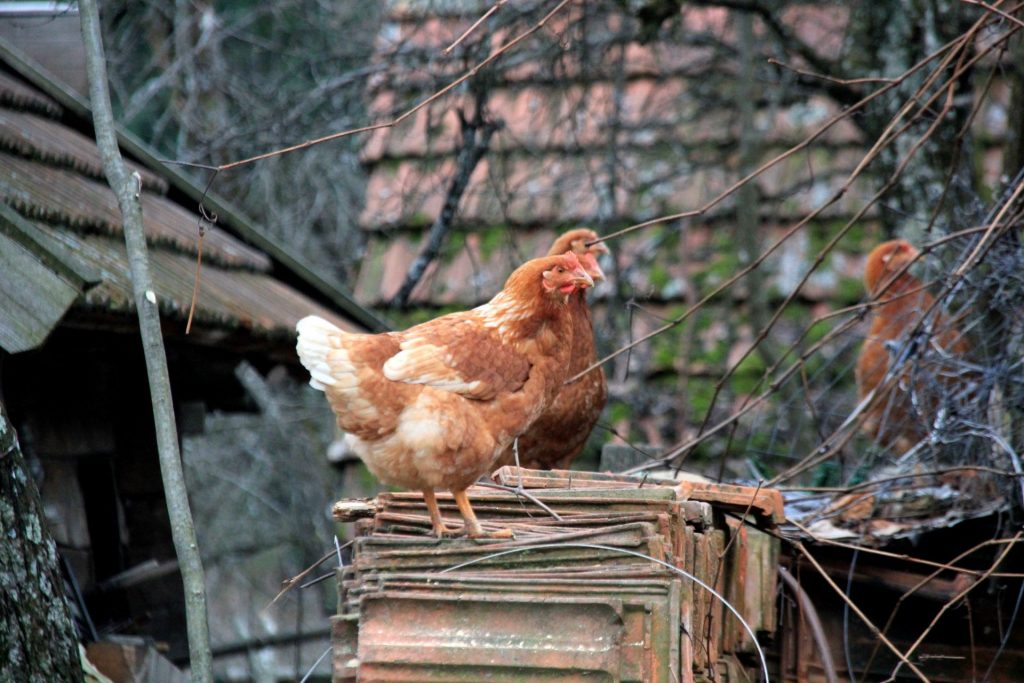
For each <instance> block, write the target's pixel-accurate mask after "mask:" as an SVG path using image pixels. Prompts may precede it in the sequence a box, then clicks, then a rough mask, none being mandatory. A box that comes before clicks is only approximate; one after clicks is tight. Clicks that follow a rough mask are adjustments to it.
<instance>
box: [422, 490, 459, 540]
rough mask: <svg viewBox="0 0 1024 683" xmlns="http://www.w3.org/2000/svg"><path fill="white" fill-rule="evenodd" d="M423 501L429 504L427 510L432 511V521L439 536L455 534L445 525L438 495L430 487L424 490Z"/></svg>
mask: <svg viewBox="0 0 1024 683" xmlns="http://www.w3.org/2000/svg"><path fill="white" fill-rule="evenodd" d="M423 501H424V502H425V503H426V504H427V511H428V512H429V513H430V523H431V524H432V525H433V526H434V533H435V534H437V537H438V538H444V536H445V534H449V535H451V534H453V533H454V531H453V530H452V529H449V528H448V527H446V526H445V525H444V519H442V518H441V510H440V508H438V507H437V497H436V496H435V495H434V492H433V491H432V490H430V489H425V490H424V491H423Z"/></svg>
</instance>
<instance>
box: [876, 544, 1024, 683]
mask: <svg viewBox="0 0 1024 683" xmlns="http://www.w3.org/2000/svg"><path fill="white" fill-rule="evenodd" d="M1022 533H1024V532H1021V531H1018V532H1017V533H1016V534H1014V536H1013V539H1012V540H1011V541H1010V542H1009V543H1008V544H1007V545H1006V547H1005V548H1003V552H1001V553H999V556H998V557H997V558H996V560H995V562H993V563H992V566H991V567H989V568H988V570H987V571H986V572H985V573H984V574H982V575H981V576H980V577H979V578H978V580H977V581H975V582H974V583H972V584H971V585H969V586H967V587H966V588H964V589H963V590H962V591H960V592H959V593H957V594H956V595H955V596H953V598H951V599H950V600H949V601H948V602H946V604H944V605H943V606H942V609H940V610H939V613H938V614H936V615H935V617H934V618H933V619H932V620H931V622H929V624H928V626H927V627H926V628H925V629H924V631H922V632H921V635H920V636H918V638H917V640H915V641H914V642H913V644H912V645H911V646H910V648H909V649H908V650H907V653H906V654H907V656H908V657H909V656H910V655H912V654H913V653H914V651H915V650H917V648H918V647H920V645H921V643H922V642H924V639H925V638H926V637H927V636H928V634H929V633H931V631H932V629H933V628H935V624H937V623H938V621H939V619H941V618H942V615H944V614H945V613H946V611H947V610H949V608H950V607H952V606H953V605H955V604H956V603H958V602H960V600H962V599H963V597H964V596H965V595H967V594H968V593H970V592H971V591H972V590H974V589H975V588H976V587H977V586H978V585H979V584H980V583H981V582H982V581H984V580H985V579H987V578H988V577H989V576H991V574H992V572H994V571H995V570H996V568H997V567H998V566H999V565H1000V564H1002V562H1003V560H1004V559H1006V556H1007V554H1009V552H1010V551H1011V550H1013V546H1014V544H1016V543H1017V541H1019V540H1020V537H1021V534H1022ZM900 661H901V662H902V663H906V664H910V662H908V661H907V660H905V659H903V658H901V659H900ZM899 670H900V664H897V665H896V668H895V669H893V672H892V675H891V676H890V677H889V678H888V679H887V681H886V683H888V682H889V681H894V680H895V679H896V675H897V674H898V673H899Z"/></svg>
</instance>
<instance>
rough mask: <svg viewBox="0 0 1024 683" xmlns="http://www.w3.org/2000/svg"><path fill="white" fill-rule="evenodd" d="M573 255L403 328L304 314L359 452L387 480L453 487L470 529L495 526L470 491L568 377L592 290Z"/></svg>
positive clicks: (316, 358)
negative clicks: (582, 310) (579, 313)
mask: <svg viewBox="0 0 1024 683" xmlns="http://www.w3.org/2000/svg"><path fill="white" fill-rule="evenodd" d="M593 284H594V282H593V280H592V279H591V277H590V276H589V275H588V274H587V272H586V271H585V270H584V268H583V266H582V265H581V264H580V261H579V259H578V258H577V256H576V255H575V254H573V253H572V252H568V253H566V254H564V255H561V256H548V257H544V258H539V259H534V260H532V261H529V262H527V263H526V264H524V265H522V266H520V267H519V268H518V269H516V271H515V272H513V273H512V275H510V276H509V278H508V280H507V281H506V283H505V288H504V289H503V290H502V291H501V292H500V293H498V295H497V296H495V297H494V298H493V299H491V300H490V301H489V302H488V303H486V304H484V305H482V306H479V307H477V308H475V309H473V310H471V311H464V312H461V313H452V314H450V315H445V316H442V317H440V318H435V319H434V320H431V321H429V322H426V323H423V324H422V325H416V326H415V327H411V328H409V329H408V330H405V331H404V332H389V333H384V334H372V335H371V334H350V333H347V332H343V331H341V330H339V329H338V328H336V327H335V326H333V325H331V324H330V323H328V322H326V321H325V320H323V319H321V318H317V317H315V316H310V317H307V318H303V319H302V320H300V321H299V323H298V325H297V329H298V332H299V341H298V345H297V349H298V353H299V359H300V360H301V361H302V364H303V365H304V366H305V367H306V369H307V370H309V373H310V375H311V376H312V380H311V381H310V384H311V385H312V386H313V387H315V388H317V389H320V390H322V391H323V392H324V393H325V394H326V395H327V400H328V401H329V402H330V404H331V408H332V409H333V410H334V412H335V414H336V415H337V417H338V425H339V426H340V427H341V428H342V429H343V430H344V431H345V432H346V433H347V436H346V439H347V440H348V441H349V446H350V447H351V448H352V450H353V452H355V453H356V454H357V455H359V457H360V458H362V460H363V461H364V462H365V463H366V465H367V467H369V469H370V471H371V472H373V473H374V474H375V475H376V476H377V477H378V478H379V479H380V480H381V481H383V482H385V483H388V484H392V485H394V486H401V487H404V488H409V489H415V490H420V491H422V492H423V497H424V500H425V501H426V504H427V509H428V510H429V512H430V520H431V523H432V524H433V527H434V531H435V532H436V533H437V534H438V535H439V536H440V535H443V534H445V533H448V532H449V530H448V529H447V528H446V527H445V525H444V521H443V520H442V518H441V513H440V510H438V507H437V501H436V499H435V496H434V491H435V490H436V489H448V490H450V491H451V492H452V495H453V497H454V498H455V502H456V504H457V505H458V507H459V511H460V512H461V513H462V517H463V519H464V520H465V530H466V532H467V533H468V535H469V536H470V537H481V536H487V535H492V536H499V535H500V536H507V535H509V532H508V530H503V531H499V532H496V533H494V534H485V533H484V531H483V529H482V528H481V526H480V523H479V522H478V521H477V519H476V516H475V515H474V513H473V509H472V508H471V507H470V504H469V499H468V498H467V496H466V488H467V487H468V486H470V485H471V484H472V483H473V482H475V481H476V480H477V479H478V478H479V477H480V476H481V475H483V474H486V473H488V472H490V471H491V469H492V467H493V465H494V462H495V460H496V459H497V458H498V456H499V455H500V454H501V453H502V452H503V451H504V450H505V449H506V448H507V447H508V446H509V445H510V444H511V443H512V441H513V439H515V438H516V437H517V436H519V435H520V434H522V433H523V431H524V430H525V429H526V428H527V427H529V426H530V424H531V423H532V422H533V421H534V420H536V419H537V417H538V416H539V415H540V414H541V413H542V412H543V410H544V409H545V407H547V405H548V404H549V403H550V402H551V401H552V400H553V399H554V398H555V396H556V394H557V393H558V391H559V390H560V389H561V388H562V385H563V383H564V381H565V379H566V377H568V367H569V366H568V362H569V356H570V353H571V351H572V334H573V322H572V318H571V315H570V309H569V305H568V300H569V299H570V298H572V297H573V296H574V295H575V293H576V292H577V290H579V289H583V288H586V287H592V286H593Z"/></svg>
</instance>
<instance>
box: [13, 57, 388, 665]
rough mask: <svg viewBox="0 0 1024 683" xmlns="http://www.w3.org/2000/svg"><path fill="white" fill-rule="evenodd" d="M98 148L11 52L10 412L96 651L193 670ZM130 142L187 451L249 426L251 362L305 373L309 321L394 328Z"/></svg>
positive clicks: (71, 109) (84, 114)
mask: <svg viewBox="0 0 1024 683" xmlns="http://www.w3.org/2000/svg"><path fill="white" fill-rule="evenodd" d="M92 135H93V132H92V127H91V116H90V114H89V110H88V108H87V105H86V104H85V103H84V102H83V101H82V100H81V99H80V97H79V96H78V95H76V94H75V93H74V92H73V91H71V90H69V89H67V88H65V87H64V86H63V85H62V84H61V83H60V82H58V81H57V80H56V79H55V78H54V77H52V76H50V75H49V74H47V73H46V72H45V71H44V70H43V69H42V68H41V67H39V66H38V65H37V64H36V63H34V62H33V61H31V60H30V59H29V58H27V57H26V56H25V55H24V54H22V53H21V52H19V51H18V50H17V49H16V48H15V47H13V46H12V45H11V44H10V43H8V42H6V41H5V40H0V400H2V401H3V402H4V405H5V406H6V407H7V410H8V412H9V414H10V416H11V418H12V421H13V422H14V424H15V427H16V428H17V430H18V433H19V435H20V437H21V442H22V445H23V450H24V451H25V453H26V456H27V457H28V458H29V460H30V462H31V463H33V467H34V468H35V473H36V475H37V478H38V483H39V486H40V490H41V493H42V498H43V502H44V505H45V508H46V513H47V517H48V520H49V521H50V523H51V525H52V529H53V532H54V535H55V537H56V539H57V541H58V544H59V548H60V551H61V554H62V556H63V557H64V558H65V560H66V561H67V565H68V570H69V575H70V576H71V577H73V578H74V582H75V583H76V584H77V588H78V589H80V591H81V593H82V595H83V596H84V599H83V603H82V604H81V605H80V607H82V606H85V607H87V608H88V612H89V614H90V616H91V618H92V623H91V624H86V623H85V621H84V620H83V623H82V624H81V625H82V629H83V634H85V636H86V638H87V639H90V638H95V637H96V636H102V635H103V634H104V633H108V632H117V633H129V634H138V635H142V636H147V637H151V638H155V639H156V640H158V641H160V642H163V643H166V645H167V647H168V655H169V656H170V657H171V658H172V659H180V658H183V657H186V655H187V648H186V646H185V631H184V603H183V596H182V587H181V580H180V575H179V572H178V565H177V561H176V559H175V552H174V547H173V544H172V541H171V533H170V526H169V523H168V519H167V511H166V504H165V501H164V495H163V487H162V480H161V476H160V469H159V463H158V458H157V452H156V441H155V436H154V433H153V416H152V410H151V407H150V400H149V389H148V382H147V378H146V372H145V363H144V359H143V356H142V347H141V342H140V339H139V333H138V324H137V320H136V316H135V311H134V304H133V298H132V290H131V281H130V278H129V272H128V264H127V259H126V255H125V247H124V237H123V234H122V228H121V218H120V214H119V211H118V208H117V203H116V200H115V196H114V194H113V192H112V191H111V190H110V189H109V187H108V186H107V183H106V181H105V179H104V176H103V172H102V167H101V161H100V156H99V153H98V150H97V147H96V145H95V143H94V141H93V138H92ZM119 142H120V144H121V150H122V154H123V155H124V156H125V157H126V160H127V161H128V163H129V165H130V166H131V168H132V170H134V171H136V172H137V173H138V174H139V176H140V178H141V198H142V206H143V215H144V220H145V234H146V240H147V245H148V247H149V259H150V267H151V272H152V276H153V279H154V285H155V292H154V294H155V296H156V298H157V301H158V303H159V306H160V312H161V317H162V320H163V325H164V329H163V331H164V337H165V344H166V348H167V355H168V363H169V370H170V378H171V384H172V388H173V392H174V399H175V406H174V407H175V413H176V415H177V417H178V431H179V434H180V435H183V436H184V435H188V434H190V433H197V432H198V431H201V430H202V429H203V422H204V415H205V413H206V411H207V410H210V409H218V410H229V411H230V410H248V409H250V408H249V407H248V406H247V400H248V397H247V396H246V394H245V391H244V390H243V388H242V386H241V385H240V384H239V382H238V380H237V379H236V378H235V374H234V371H235V368H236V367H237V366H238V364H239V363H241V362H242V361H247V362H249V363H250V364H252V365H253V366H255V367H256V368H258V369H260V370H262V371H264V372H265V371H267V370H269V369H270V368H271V367H273V366H275V365H278V364H285V365H297V358H296V357H295V354H294V343H295V341H294V332H293V329H294V323H295V322H296V321H297V320H298V319H300V318H301V317H303V316H305V315H308V314H311V313H312V314H316V315H320V316H322V317H324V318H326V319H328V320H331V321H332V322H334V323H335V324H336V325H338V326H339V327H341V328H343V329H346V330H354V331H371V330H373V331H376V330H380V329H384V328H385V323H383V322H382V321H381V320H380V319H378V318H377V317H375V316H374V315H373V314H372V313H371V312H369V311H368V310H366V309H364V308H362V307H361V306H359V305H358V304H356V303H355V302H354V301H353V300H352V299H351V298H350V297H349V295H348V294H347V293H346V291H345V289H344V288H343V287H342V286H341V285H339V284H338V283H335V282H332V281H330V280H329V279H328V278H326V277H324V276H322V275H320V274H317V273H314V272H311V271H310V270H308V269H306V268H305V267H303V265H302V264H301V262H300V261H299V260H298V259H297V258H295V257H294V256H293V255H292V254H291V253H290V252H289V251H288V250H287V249H286V248H285V247H283V246H281V245H279V244H276V243H274V242H273V241H271V240H269V239H268V238H266V237H265V236H264V235H263V233H262V232H261V231H260V229H259V228H258V227H257V226H256V225H254V224H253V223H252V222H250V221H249V220H248V219H246V218H245V217H244V215H243V214H242V213H241V212H240V211H239V210H237V209H236V208H234V207H231V206H229V205H227V204H226V203H225V202H223V201H221V200H219V199H218V198H217V197H216V196H213V195H210V196H206V197H203V193H204V189H203V188H202V187H200V186H198V185H196V184H194V183H193V182H192V180H191V179H190V178H189V177H187V176H186V175H185V174H183V173H182V172H181V171H180V170H178V169H176V168H174V167H171V166H168V165H165V164H163V163H161V162H159V161H158V157H157V155H156V154H155V153H154V152H153V151H152V150H149V149H147V148H146V146H145V145H143V144H142V143H140V142H139V141H138V140H136V139H134V138H133V137H132V136H131V135H129V134H127V133H125V132H124V131H120V132H119ZM201 197H202V198H203V199H202V202H203V204H204V205H205V207H206V209H207V210H208V211H209V214H210V215H213V214H216V216H217V219H216V221H215V223H214V224H210V223H207V222H204V221H203V219H202V218H201V217H200V213H199V210H198V205H199V204H198V203H199V200H200V198H201ZM200 234H202V239H201V240H200ZM200 244H201V248H202V270H201V278H200V285H199V291H198V296H197V298H196V306H195V316H194V320H193V325H192V330H191V333H190V334H188V335H186V334H185V322H186V319H187V316H188V312H189V308H190V304H191V302H192V297H193V287H194V284H195V282H196V279H195V278H196V267H197V260H198V258H199V249H200ZM90 632H91V633H90Z"/></svg>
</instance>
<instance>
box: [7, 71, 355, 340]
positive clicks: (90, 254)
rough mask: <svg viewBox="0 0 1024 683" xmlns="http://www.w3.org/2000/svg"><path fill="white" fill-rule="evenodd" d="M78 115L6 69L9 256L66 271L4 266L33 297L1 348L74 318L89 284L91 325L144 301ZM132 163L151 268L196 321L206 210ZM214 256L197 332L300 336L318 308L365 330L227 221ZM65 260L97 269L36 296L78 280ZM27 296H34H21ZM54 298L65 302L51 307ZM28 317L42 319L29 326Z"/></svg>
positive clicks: (206, 271)
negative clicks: (282, 276) (300, 324)
mask: <svg viewBox="0 0 1024 683" xmlns="http://www.w3.org/2000/svg"><path fill="white" fill-rule="evenodd" d="M69 115H71V114H69V112H67V111H65V110H64V108H63V107H62V106H61V105H60V104H59V103H57V102H55V101H54V100H53V99H51V98H50V97H48V96H46V95H44V94H43V93H41V92H39V91H38V90H36V89H35V88H33V87H32V86H29V85H26V84H25V83H22V82H20V81H19V80H17V79H16V78H15V77H14V76H13V75H12V74H10V73H3V72H0V203H2V204H3V205H6V207H10V209H13V210H14V211H15V212H16V213H17V214H18V216H14V219H15V222H16V223H17V231H18V234H17V235H15V237H17V238H18V239H17V240H15V239H13V238H12V239H6V240H5V241H4V242H3V244H0V248H2V249H3V250H4V254H0V256H3V257H4V258H6V260H7V261H10V262H11V263H13V261H12V260H11V259H13V258H14V257H15V256H17V257H18V258H17V261H18V263H20V264H22V265H24V264H25V263H26V262H27V261H30V260H32V259H37V260H38V261H39V263H38V264H37V265H39V267H40V268H42V269H43V270H46V271H47V272H50V273H51V274H53V275H54V277H52V278H41V277H31V278H29V280H31V281H27V280H26V275H25V273H26V272H27V271H25V268H20V269H19V268H13V267H12V268H6V269H4V270H3V271H2V272H0V291H6V292H8V294H9V295H10V296H9V297H8V298H9V299H11V301H15V300H17V301H21V302H22V303H24V305H23V306H20V307H19V308H12V309H11V310H9V311H6V312H5V318H6V320H5V321H3V323H2V325H0V327H2V328H3V329H0V332H2V333H3V334H2V335H0V337H2V339H0V345H2V346H3V347H4V348H5V349H7V350H8V351H22V350H26V349H28V348H33V347H34V346H36V345H38V344H39V343H41V342H42V341H43V340H44V339H45V337H46V335H47V334H48V333H49V331H50V329H52V327H53V326H55V325H56V324H58V323H59V321H60V320H61V319H62V317H63V315H64V311H65V309H66V302H65V301H64V300H65V299H67V298H68V295H69V292H70V294H75V292H76V291H77V295H75V296H74V297H73V299H74V304H73V306H72V310H75V311H76V312H77V314H78V315H77V317H76V320H77V321H78V322H79V323H81V322H83V321H85V323H86V324H89V323H88V321H89V320H90V319H94V320H97V321H100V320H106V319H108V318H107V317H106V314H109V313H118V314H120V313H129V312H130V311H132V310H133V308H134V302H133V296H132V289H131V279H130V276H129V269H128V261H127V258H126V255H125V247H124V238H123V233H122V228H121V215H120V211H119V209H118V206H117V200H116V197H115V196H114V193H113V192H112V191H111V190H110V188H109V186H108V185H107V184H106V181H105V180H104V176H103V172H102V163H101V159H100V156H99V151H98V149H97V147H96V144H95V143H94V142H93V141H92V140H91V139H90V138H89V137H87V136H85V135H83V134H82V133H80V132H79V131H77V130H75V129H74V128H72V127H70V126H68V125H66V124H65V122H64V121H65V120H66V118H62V117H67V116H69ZM131 167H132V168H133V169H134V170H137V171H139V173H140V175H141V176H142V179H143V181H142V190H143V191H142V209H143V217H144V221H145V232H146V238H147V244H148V246H149V249H150V253H149V256H150V269H151V273H152V276H153V279H154V285H155V288H156V293H157V297H158V300H159V302H160V307H161V311H162V313H163V314H164V316H166V317H168V318H170V319H172V320H174V319H176V320H178V321H184V320H185V319H186V318H187V316H188V311H189V307H190V304H191V300H192V292H193V283H194V278H195V269H196V258H197V254H198V237H199V225H200V223H199V215H198V213H197V212H196V209H195V207H186V206H183V205H181V204H179V203H177V202H175V201H172V200H171V199H169V198H168V197H167V196H166V193H167V191H168V187H169V185H168V182H167V181H166V180H164V179H163V178H161V177H160V176H159V175H157V174H156V173H154V172H151V171H149V170H147V169H145V168H143V167H141V166H139V165H138V164H131ZM19 216H20V218H19ZM22 219H24V220H22ZM11 229H12V230H14V228H11ZM47 244H49V245H54V244H59V245H61V246H62V247H63V248H61V249H58V250H57V251H54V250H52V249H48V248H44V247H45V245H47ZM40 245H42V246H40ZM15 247H17V249H16V251H17V254H15ZM202 255H203V259H202V271H201V286H200V292H199V298H198V301H197V306H196V311H195V317H194V321H193V325H194V329H195V330H196V331H197V332H200V333H202V332H205V333H216V332H217V331H218V330H223V331H230V332H232V333H237V332H239V331H241V332H244V333H246V334H251V335H253V336H254V337H256V338H258V339H265V340H270V339H273V340H275V342H282V343H283V342H286V341H288V342H290V339H291V338H292V336H293V335H294V332H293V330H294V324H295V322H296V321H297V320H299V319H300V318H302V317H303V316H305V315H308V314H311V313H313V314H316V315H320V316H323V317H325V318H327V319H329V320H331V321H333V322H334V323H335V324H337V325H338V326H340V327H341V328H342V329H347V330H353V331H357V330H362V329H363V327H362V325H360V324H359V323H358V322H355V321H353V320H352V319H350V318H348V317H344V316H342V315H338V314H335V313H333V312H332V311H331V310H329V309H327V308H326V307H324V306H322V305H320V304H318V303H317V302H315V301H314V300H312V299H310V298H309V297H307V296H306V295H304V294H302V293H301V292H299V291H297V290H296V289H294V288H293V287H291V286H289V285H287V284H285V283H284V282H282V281H280V280H279V279H278V278H277V277H275V275H274V274H272V271H273V270H274V269H275V263H274V261H273V260H272V259H271V257H270V256H268V254H267V253H265V252H264V251H261V250H259V249H256V248H254V247H252V246H249V245H248V244H246V243H244V242H242V241H241V240H239V239H237V238H236V237H234V236H232V235H231V234H230V233H228V232H227V231H226V230H224V229H221V228H220V227H218V226H209V225H207V226H206V228H205V236H204V238H203V246H202ZM8 257H9V258H8ZM62 259H63V260H70V261H73V262H74V263H73V264H71V265H69V266H68V268H70V269H71V270H72V271H78V270H83V269H84V270H85V271H88V272H93V273H95V277H90V278H84V279H83V278H79V279H77V280H75V279H74V278H72V280H74V282H71V283H70V285H69V286H70V287H71V289H70V290H68V291H67V292H65V291H64V289H67V288H66V287H64V288H62V290H61V292H62V294H61V296H59V297H56V299H60V301H56V299H55V298H54V297H46V296H41V294H43V293H45V292H40V291H36V292H35V293H34V294H32V293H31V292H29V290H28V289H27V288H26V287H27V286H28V285H30V284H31V285H33V286H35V287H36V289H39V287H40V286H45V284H46V282H50V281H51V280H52V281H53V282H61V283H64V282H65V281H66V279H67V278H64V279H62V278H61V273H62V271H63V270H67V268H64V265H66V264H63V263H62ZM277 267H280V265H278V266H277ZM37 270H38V269H37ZM33 272H35V271H33ZM36 275H38V273H37V274H36ZM51 284H52V283H51ZM17 292H23V293H26V296H22V297H17V296H15V294H16V293H17ZM51 300H53V301H51ZM54 301H56V304H61V303H62V302H63V303H64V304H65V305H64V306H63V308H62V307H61V306H60V305H56V304H54V305H49V306H48V307H45V310H44V309H43V308H41V307H42V306H43V304H44V303H46V302H50V303H51V304H52V303H54ZM55 306H56V307H55ZM37 309H38V310H37ZM58 309H60V310H58ZM95 314H101V315H100V317H96V316H95ZM369 315H370V314H369V313H367V316H369ZM90 316H93V318H90ZM15 318H17V320H16V319H15ZM23 319H24V320H23ZM24 321H28V322H30V323H31V324H30V325H22V324H21V322H24ZM8 333H9V334H8Z"/></svg>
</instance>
